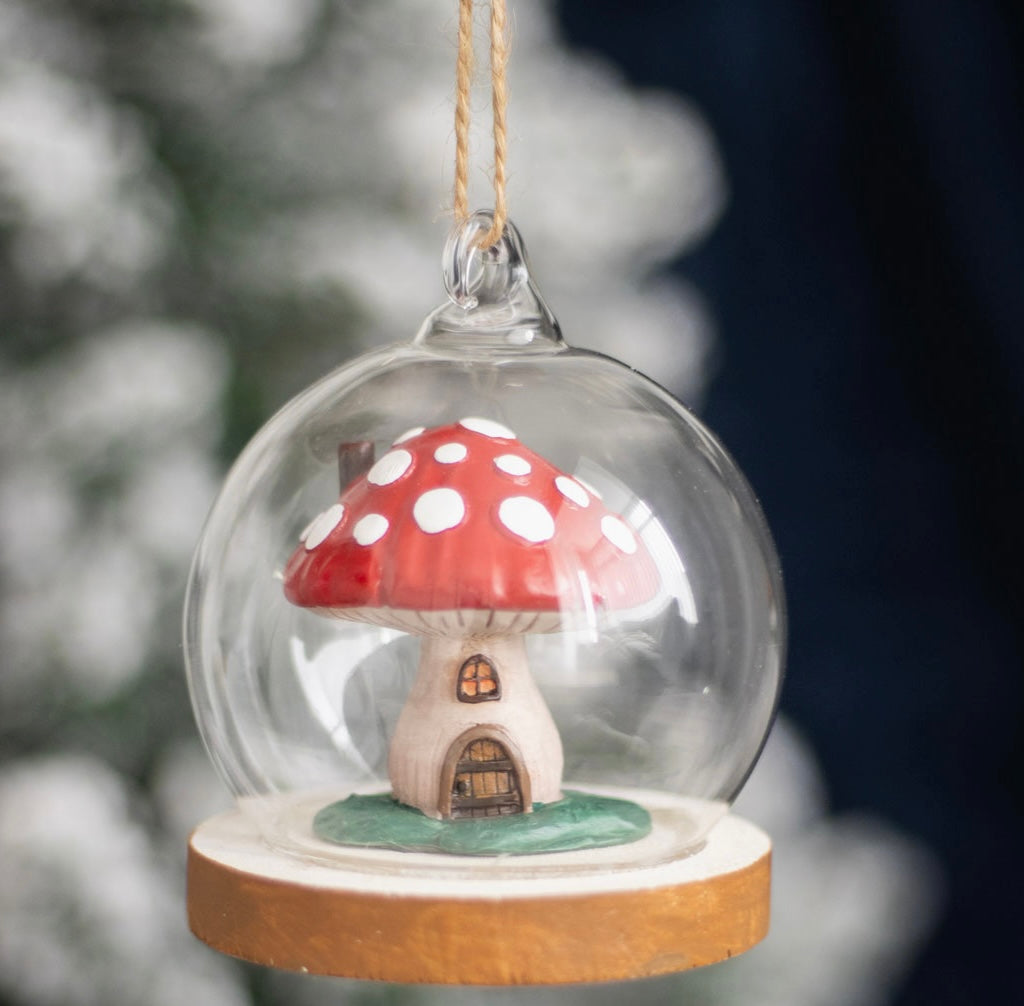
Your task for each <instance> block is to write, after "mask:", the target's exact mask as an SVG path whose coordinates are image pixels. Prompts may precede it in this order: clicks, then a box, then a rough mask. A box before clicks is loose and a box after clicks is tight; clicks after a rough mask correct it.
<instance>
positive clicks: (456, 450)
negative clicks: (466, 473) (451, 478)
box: [434, 443, 469, 465]
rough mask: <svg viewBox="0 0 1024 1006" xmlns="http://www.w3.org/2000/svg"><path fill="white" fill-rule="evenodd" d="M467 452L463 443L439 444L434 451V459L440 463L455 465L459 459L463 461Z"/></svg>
mask: <svg viewBox="0 0 1024 1006" xmlns="http://www.w3.org/2000/svg"><path fill="white" fill-rule="evenodd" d="M468 454H469V451H468V450H467V449H466V445H465V444H456V443H451V444H441V446H440V447H438V449H437V450H436V451H434V460H435V461H438V462H440V463H441V464H442V465H457V464H458V463H459V462H460V461H465V460H466V456H467V455H468Z"/></svg>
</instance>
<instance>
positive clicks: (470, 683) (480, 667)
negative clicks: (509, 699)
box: [456, 653, 501, 702]
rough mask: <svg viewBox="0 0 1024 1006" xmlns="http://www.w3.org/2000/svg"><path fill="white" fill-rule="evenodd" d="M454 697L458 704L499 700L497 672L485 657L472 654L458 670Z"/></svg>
mask: <svg viewBox="0 0 1024 1006" xmlns="http://www.w3.org/2000/svg"><path fill="white" fill-rule="evenodd" d="M456 695H457V696H458V699H459V701H460V702H493V701H494V700H495V699H500V698H501V682H500V681H499V680H498V672H497V671H496V670H495V669H494V664H492V663H491V662H490V661H489V660H488V659H487V658H486V657H485V656H483V655H482V654H480V653H477V654H474V655H473V656H472V657H470V658H469V659H468V660H467V661H466V662H465V663H464V664H463V665H462V666H461V667H460V668H459V683H458V687H457V689H456Z"/></svg>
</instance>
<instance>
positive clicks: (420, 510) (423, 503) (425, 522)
mask: <svg viewBox="0 0 1024 1006" xmlns="http://www.w3.org/2000/svg"><path fill="white" fill-rule="evenodd" d="M412 515H413V518H414V519H415V521H416V523H417V524H418V525H419V529H420V530H421V531H425V532H426V533H427V534H438V533H439V532H441V531H447V530H448V529H449V528H453V527H455V525H456V524H458V523H460V522H461V521H462V518H463V517H465V516H466V504H465V503H464V502H463V501H462V497H461V496H460V495H459V494H458V493H457V492H456V491H455V490H454V489H430V490H428V491H427V492H425V493H424V494H423V495H422V496H421V497H420V498H419V499H418V500H416V503H415V505H414V506H413V508H412Z"/></svg>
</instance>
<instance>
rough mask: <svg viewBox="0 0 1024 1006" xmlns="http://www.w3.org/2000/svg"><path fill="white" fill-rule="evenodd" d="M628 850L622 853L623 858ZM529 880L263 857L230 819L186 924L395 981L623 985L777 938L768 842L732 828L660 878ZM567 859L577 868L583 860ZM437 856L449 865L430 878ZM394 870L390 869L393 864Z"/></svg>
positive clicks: (225, 943) (383, 859) (635, 873)
mask: <svg viewBox="0 0 1024 1006" xmlns="http://www.w3.org/2000/svg"><path fill="white" fill-rule="evenodd" d="M622 848H623V849H628V848H629V847H628V846H623V847H622ZM560 855H561V856H564V857H565V864H566V867H565V871H564V872H563V873H560V872H557V871H556V872H544V873H541V874H539V875H538V874H537V873H536V872H531V869H530V866H529V860H530V859H531V858H532V857H517V864H518V863H519V862H522V863H523V864H524V865H523V867H522V870H521V874H520V875H512V876H510V875H509V874H508V870H507V861H503V871H502V872H500V873H498V874H496V877H495V879H494V880H493V881H489V880H488V877H487V861H486V860H483V861H481V860H480V859H474V860H473V862H472V869H467V871H466V873H465V875H463V874H461V873H460V872H458V871H457V870H456V871H453V870H452V869H451V861H452V860H453V859H454V858H455V857H418V856H416V855H415V854H409V853H387V854H383V853H380V851H379V850H377V855H376V857H375V858H374V859H373V861H372V863H373V868H372V869H368V870H361V869H359V868H358V867H353V865H352V864H351V862H349V861H345V863H344V865H341V864H337V863H332V862H329V861H325V860H324V859H317V858H314V857H310V856H297V855H292V854H289V853H287V852H282V851H279V850H276V849H274V848H271V847H270V846H269V845H267V844H266V843H265V841H264V840H263V837H262V835H261V833H260V831H259V828H258V825H257V823H256V822H255V820H254V819H253V818H252V817H250V816H249V815H247V814H245V813H243V812H241V811H238V810H234V811H228V812H226V813H224V814H220V815H218V816H216V817H213V818H211V819H209V820H208V821H206V822H204V823H203V824H202V825H200V826H199V828H197V829H196V831H195V833H194V834H193V836H192V839H191V842H190V843H189V856H188V914H189V925H190V926H191V928H192V931H193V932H194V933H195V935H196V936H198V937H199V939H201V940H203V941H204V942H205V943H207V944H209V945H210V946H211V947H214V948H215V949H217V950H220V951H222V952H224V953H227V954H231V955H233V956H235V957H241V958H243V959H245V960H248V961H253V962H255V963H258V964H266V965H270V966H273V967H278V968H285V969H288V970H293V971H301V972H307V973H310V974H322V975H336V976H341V977H347V978H367V979H376V980H380V981H387V982H399V983H411V982H425V983H435V984H466V985H528V984H559V983H569V982H600V981H621V980H625V979H630V978H644V977H650V976H653V975H660V974H667V973H670V972H674V971H683V970H686V969H688V968H695V967H700V966H702V965H705V964H713V963H715V962H718V961H722V960H725V959H726V958H729V957H733V956H735V955H736V954H739V953H742V952H743V951H744V950H747V949H749V948H750V947H752V946H753V945H754V944H756V943H758V942H759V941H760V940H761V939H763V937H764V936H765V934H766V933H767V931H768V915H769V901H770V864H771V843H770V841H769V839H768V837H767V836H766V835H765V834H764V833H763V832H762V831H760V830H759V829H758V828H756V827H754V826H753V825H752V824H750V823H749V822H747V821H744V820H742V819H740V818H736V817H732V816H727V817H725V818H723V819H722V820H721V821H720V822H719V823H718V824H717V825H715V827H714V828H713V829H712V830H711V832H710V834H709V835H708V837H707V840H706V842H705V844H704V846H703V848H701V849H700V850H699V851H698V852H695V853H693V854H692V855H689V856H685V857H682V858H676V859H673V860H671V861H669V862H662V863H659V864H657V865H654V866H643V865H638V866H636V867H635V868H632V869H629V868H627V869H616V870H614V871H604V872H578V869H579V862H580V861H581V860H580V859H579V857H581V856H583V855H584V854H582V853H563V854H560ZM574 857H576V858H575V859H574ZM430 858H443V859H446V860H447V861H448V866H447V869H446V870H444V871H437V870H432V869H430V866H429V859H430ZM389 860H390V861H391V862H390V869H389V868H388V864H389Z"/></svg>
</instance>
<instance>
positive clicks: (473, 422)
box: [459, 416, 516, 440]
mask: <svg viewBox="0 0 1024 1006" xmlns="http://www.w3.org/2000/svg"><path fill="white" fill-rule="evenodd" d="M459 426H461V427H463V429H467V430H470V431H472V432H473V433H479V434H481V435H482V436H485V437H495V438H497V439H499V440H515V439H516V435H515V434H514V433H513V432H512V431H511V430H510V429H509V428H508V427H507V426H503V425H502V424H501V423H498V422H495V420H493V419H481V418H480V417H479V416H467V417H466V418H465V419H460V420H459Z"/></svg>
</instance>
